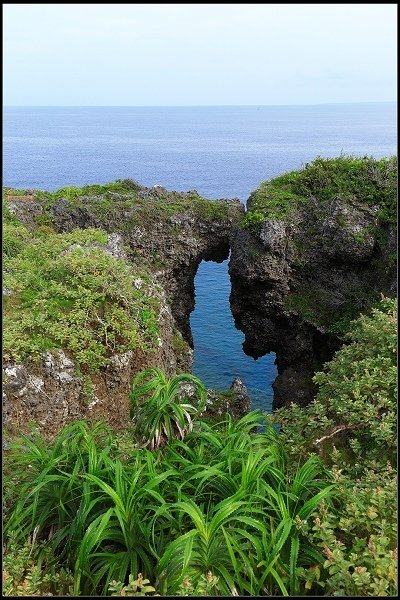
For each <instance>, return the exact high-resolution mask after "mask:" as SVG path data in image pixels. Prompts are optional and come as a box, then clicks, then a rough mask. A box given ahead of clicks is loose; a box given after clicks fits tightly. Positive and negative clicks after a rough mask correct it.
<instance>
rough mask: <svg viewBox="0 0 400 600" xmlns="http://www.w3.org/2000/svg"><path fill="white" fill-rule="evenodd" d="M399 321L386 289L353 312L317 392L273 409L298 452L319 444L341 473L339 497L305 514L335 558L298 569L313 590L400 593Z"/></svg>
mask: <svg viewBox="0 0 400 600" xmlns="http://www.w3.org/2000/svg"><path fill="white" fill-rule="evenodd" d="M396 323H397V310H396V303H395V300H391V299H382V301H381V303H380V306H379V308H374V309H372V311H371V314H368V315H362V316H360V318H359V319H357V320H356V321H354V323H353V324H352V326H351V328H350V331H349V333H348V335H347V340H348V344H347V345H345V346H343V348H342V349H341V350H339V351H338V352H337V353H336V355H335V358H334V360H332V361H331V362H330V363H327V365H326V368H325V370H324V371H323V372H320V373H317V374H316V375H315V377H314V381H315V383H317V384H318V386H319V391H318V393H317V395H316V398H315V401H314V402H312V403H311V404H310V405H308V406H307V407H305V408H300V407H298V406H296V405H294V404H292V406H291V407H290V408H283V409H280V410H278V411H276V413H275V414H274V416H273V417H272V419H271V421H272V422H274V423H279V424H280V439H281V441H282V443H283V444H284V445H285V447H286V448H287V450H288V452H289V454H290V455H291V456H292V460H293V461H297V460H305V459H306V458H307V457H308V456H315V453H318V454H319V455H320V456H321V457H322V459H323V461H324V463H325V464H327V465H328V466H329V468H330V470H331V473H332V476H333V478H334V480H335V481H336V490H337V494H336V495H335V498H334V502H333V507H331V508H329V509H328V508H327V506H325V505H321V506H320V508H319V514H318V517H316V518H315V521H314V523H306V524H305V523H303V522H302V523H299V526H300V528H301V530H302V532H303V533H304V535H305V536H306V537H307V539H308V540H309V542H311V543H312V544H313V546H314V547H315V548H319V549H320V550H321V551H322V552H323V554H324V555H325V558H326V560H325V561H324V563H323V564H322V565H318V568H316V567H314V568H313V569H309V570H306V569H305V570H303V571H301V570H300V571H299V572H298V575H299V577H300V578H301V579H302V580H303V581H304V582H305V587H306V589H308V590H311V589H314V588H315V586H316V587H317V588H318V587H321V589H322V588H323V590H324V594H326V595H344V596H387V595H396V581H397V579H396V578H397V574H396V563H397V557H396V540H397V520H396V514H397V492H396V490H397V472H396V449H397V429H396V420H397V368H396V351H397V335H396ZM293 464H295V462H293Z"/></svg>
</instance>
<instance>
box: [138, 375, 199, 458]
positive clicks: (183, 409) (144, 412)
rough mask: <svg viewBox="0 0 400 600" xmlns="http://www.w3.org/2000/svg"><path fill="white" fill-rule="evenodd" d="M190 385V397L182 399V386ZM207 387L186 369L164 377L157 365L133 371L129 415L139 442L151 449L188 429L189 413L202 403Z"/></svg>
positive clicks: (191, 413)
mask: <svg viewBox="0 0 400 600" xmlns="http://www.w3.org/2000/svg"><path fill="white" fill-rule="evenodd" d="M188 384H189V385H190V386H191V391H192V394H191V395H192V396H193V400H194V401H195V403H196V406H195V405H193V404H192V403H191V402H188V401H185V399H184V394H185V386H187V385H188ZM206 398H207V391H206V389H205V387H204V385H203V383H202V382H201V381H200V379H198V378H197V377H195V376H194V375H190V374H189V373H181V374H180V375H175V376H174V377H171V378H168V377H166V375H165V373H164V371H162V369H159V368H157V367H155V368H149V369H144V370H143V371H141V372H140V373H138V374H137V375H136V377H135V378H134V380H133V382H132V389H131V393H130V400H131V409H130V416H131V418H132V419H133V421H134V424H135V428H136V431H137V432H139V435H140V437H141V439H142V441H143V443H144V444H145V445H146V446H147V445H150V448H151V449H154V448H159V447H160V446H162V445H163V444H165V442H167V441H169V440H171V439H173V438H174V437H179V438H180V439H183V438H184V437H185V435H186V433H187V432H189V431H192V429H193V421H192V416H193V415H196V414H198V413H199V412H201V411H202V410H203V409H204V407H205V404H206Z"/></svg>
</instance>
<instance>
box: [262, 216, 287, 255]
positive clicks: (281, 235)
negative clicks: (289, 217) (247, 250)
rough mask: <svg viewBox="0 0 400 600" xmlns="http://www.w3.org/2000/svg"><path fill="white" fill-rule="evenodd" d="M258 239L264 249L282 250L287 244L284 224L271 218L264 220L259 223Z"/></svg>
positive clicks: (276, 251)
mask: <svg viewBox="0 0 400 600" xmlns="http://www.w3.org/2000/svg"><path fill="white" fill-rule="evenodd" d="M260 240H261V243H262V245H263V246H264V248H265V250H268V251H269V252H275V253H280V252H283V251H284V250H285V247H286V244H287V234H286V224H285V223H284V222H283V221H276V220H273V219H271V220H269V221H265V222H264V223H263V224H262V225H261V230H260Z"/></svg>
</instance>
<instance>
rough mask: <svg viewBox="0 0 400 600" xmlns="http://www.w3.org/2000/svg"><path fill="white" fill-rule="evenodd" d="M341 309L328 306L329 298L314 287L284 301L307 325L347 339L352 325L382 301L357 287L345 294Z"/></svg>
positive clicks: (294, 293)
mask: <svg viewBox="0 0 400 600" xmlns="http://www.w3.org/2000/svg"><path fill="white" fill-rule="evenodd" d="M342 296H343V301H342V304H341V305H340V306H338V307H333V306H327V301H326V296H325V297H324V295H323V294H322V291H321V289H320V288H315V287H313V286H312V285H311V284H310V285H308V286H307V287H305V286H304V287H303V288H299V289H297V290H296V291H293V292H290V293H289V294H288V295H287V296H286V298H285V307H286V309H287V310H290V311H293V312H295V313H297V314H298V315H299V316H300V317H301V318H302V319H304V320H305V321H310V322H311V323H317V324H318V325H319V326H320V327H323V328H325V329H326V331H327V332H328V333H331V334H333V335H337V336H339V337H341V338H344V337H345V335H346V333H347V332H348V330H349V327H350V324H351V322H352V321H353V320H354V319H355V318H357V317H358V316H359V315H360V313H362V312H363V311H365V310H367V309H370V308H374V307H375V308H376V307H378V306H379V300H378V298H377V297H376V296H374V294H373V293H372V292H371V289H368V288H365V287H361V286H359V287H354V288H353V289H351V290H349V291H348V292H347V293H346V294H345V293H344V294H342Z"/></svg>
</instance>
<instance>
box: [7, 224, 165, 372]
mask: <svg viewBox="0 0 400 600" xmlns="http://www.w3.org/2000/svg"><path fill="white" fill-rule="evenodd" d="M3 233H4V239H5V242H4V255H5V259H4V279H3V285H4V287H5V288H6V290H7V295H6V297H5V302H4V357H5V360H8V361H13V362H20V361H23V360H25V359H28V358H29V359H35V358H37V357H39V356H40V354H41V353H42V352H43V351H47V350H52V349H56V348H63V349H64V350H65V351H66V352H69V353H70V355H71V356H73V357H74V358H75V360H76V361H77V363H78V364H79V365H80V366H82V367H83V368H84V369H86V370H89V371H94V370H96V369H98V368H99V367H100V366H102V365H104V364H105V363H106V360H107V357H108V356H110V355H112V354H115V353H118V352H125V351H127V350H133V349H139V350H142V351H151V350H152V349H153V348H155V347H156V345H157V342H158V321H157V318H158V306H159V301H158V299H157V296H156V294H155V293H154V284H153V283H152V281H151V277H150V275H149V274H148V273H146V272H139V271H138V270H137V269H135V270H134V269H133V268H132V267H131V266H130V265H128V264H127V263H126V262H125V261H122V260H118V259H116V258H114V257H113V256H110V255H109V254H107V253H106V252H105V251H104V250H103V249H102V246H103V245H104V244H106V242H107V240H108V236H107V234H106V233H105V232H104V231H101V230H96V229H85V230H79V229H76V230H74V231H72V232H70V233H64V234H56V233H47V234H46V236H43V235H41V234H37V235H35V234H34V233H30V232H29V231H28V230H27V229H26V228H25V227H24V226H23V225H14V224H11V223H6V224H4V228H3Z"/></svg>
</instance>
